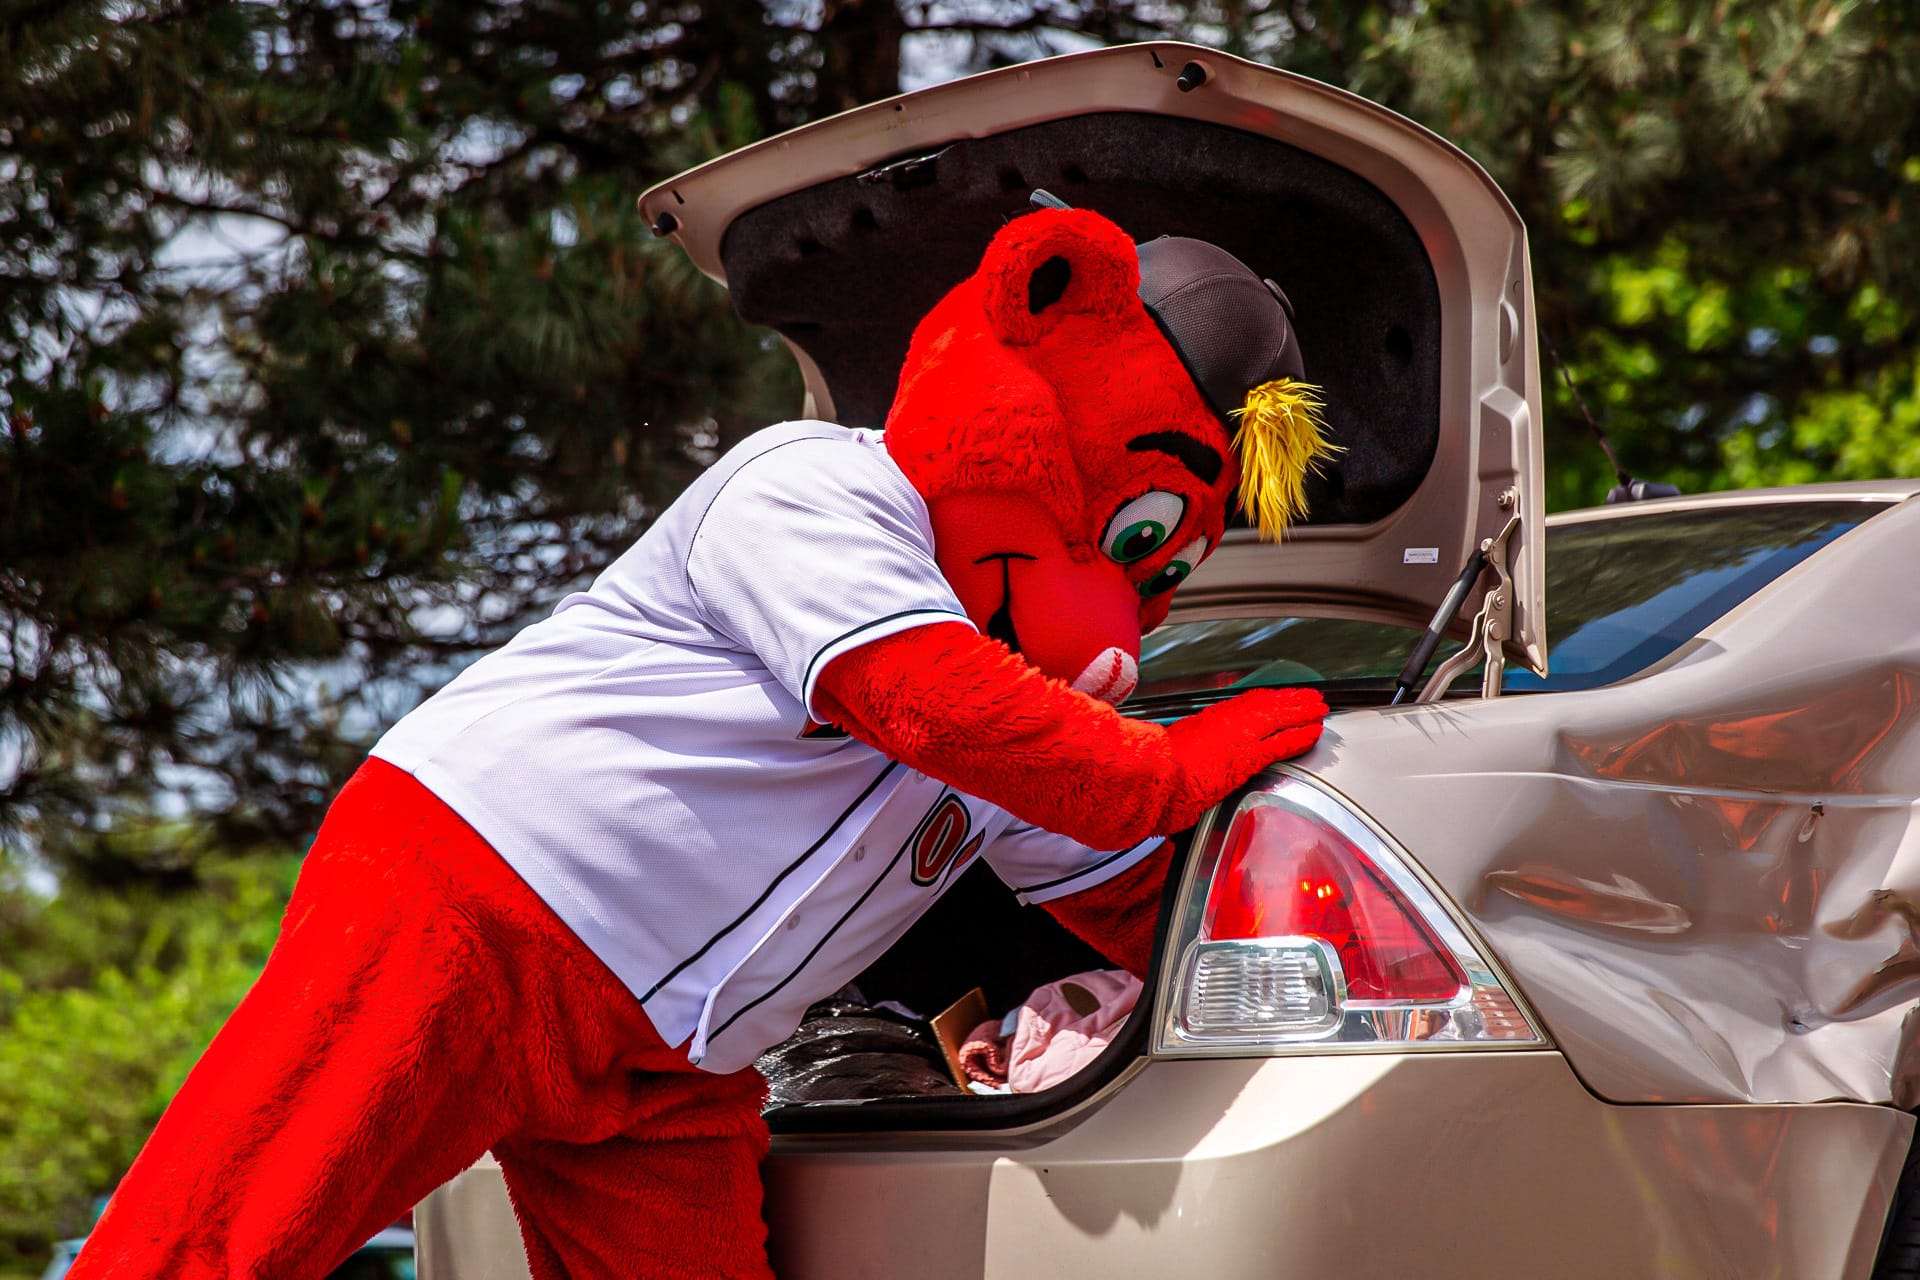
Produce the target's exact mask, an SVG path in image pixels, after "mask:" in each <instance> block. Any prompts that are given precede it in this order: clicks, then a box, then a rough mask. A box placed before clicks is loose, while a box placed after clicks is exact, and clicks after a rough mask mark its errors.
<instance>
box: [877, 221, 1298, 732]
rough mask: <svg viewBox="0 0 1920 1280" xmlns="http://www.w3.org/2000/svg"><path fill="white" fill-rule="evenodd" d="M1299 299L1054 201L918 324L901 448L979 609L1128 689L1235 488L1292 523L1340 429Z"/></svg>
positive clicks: (1075, 673)
mask: <svg viewBox="0 0 1920 1280" xmlns="http://www.w3.org/2000/svg"><path fill="white" fill-rule="evenodd" d="M1303 372H1304V371H1303V367H1302V364H1301V360H1300V350H1299V344H1298V342H1297V341H1296V340H1295V337H1294V334H1293V329H1292V325H1291V323H1290V318H1289V315H1288V311H1287V304H1286V300H1285V298H1284V297H1283V296H1282V295H1281V294H1280V291H1279V290H1278V289H1277V288H1276V287H1275V286H1273V285H1272V284H1271V283H1270V282H1268V281H1263V280H1261V279H1260V278H1259V277H1258V276H1256V275H1254V274H1253V273H1252V272H1251V271H1250V270H1248V269H1247V268H1246V267H1245V266H1243V265H1242V264H1241V263H1240V262H1239V260H1238V259H1236V258H1234V257H1233V256H1232V255H1230V254H1228V253H1226V252H1225V251H1224V250H1221V249H1219V248H1216V247H1215V246H1213V245H1210V244H1207V243H1205V242H1203V241H1198V240H1186V239H1178V238H1171V237H1169V238H1165V239H1161V240H1155V241H1151V242H1149V243H1147V244H1144V245H1139V246H1135V245H1134V243H1133V241H1132V240H1131V239H1129V238H1128V237H1127V235H1126V233H1125V232H1123V231H1122V230H1121V229H1120V228H1119V227H1117V226H1115V225H1114V224H1113V223H1112V222H1109V221H1108V220H1107V219H1105V218H1102V217H1101V216H1099V215H1098V214H1095V213H1091V212H1088V211H1085V210H1074V209H1051V208H1050V209H1043V210H1041V211H1039V212H1036V213H1032V214H1028V215H1027V216H1025V217H1022V218H1019V219H1016V220H1015V221H1014V222H1012V223H1011V224H1009V225H1008V226H1007V227H1006V228H1005V229H1003V230H1002V231H1001V232H1000V233H999V234H998V235H997V236H995V237H994V239H993V242H992V244H991V245H989V246H988V248H987V252H986V256H985V258H984V260H983V261H982V262H981V264H980V269H979V270H978V271H976V272H975V273H974V274H973V275H972V276H970V277H968V278H967V279H966V280H963V281H962V282H961V283H960V284H959V285H958V286H956V287H955V288H954V289H953V291H952V292H951V293H949V294H948V295H947V296H946V297H945V298H944V299H942V300H941V301H940V303H939V304H938V305H937V306H935V307H934V309H933V310H932V311H931V312H929V313H928V314H927V317H926V319H924V320H923V321H921V323H920V326H919V328H918V329H916V330H915V331H914V335H913V342H912V345H911V346H910V347H909V349H908V351H907V362H906V367H905V369H904V370H903V371H902V374H901V379H900V388H899V392H898V394H897V395H896V396H895V398H894V403H893V407H892V409H891V411H890V412H889V414H888V417H887V429H886V442H887V450H888V452H889V454H890V455H891V456H892V457H893V459H894V461H895V462H896V463H897V464H898V465H899V467H900V469H901V471H902V472H904V473H905V475H906V477H907V479H908V480H909V481H910V482H911V483H912V484H913V486H914V487H915V488H916V489H917V490H918V491H919V492H920V495H921V496H922V497H923V498H925V499H926V502H927V510H928V514H929V516H930V518H931V520H932V523H933V533H934V553H935V556H936V558H937V559H938V561H939V563H940V568H941V571H942V572H943V573H944V574H945V575H946V577H947V580H948V582H949V583H951V584H952V586H953V588H954V591H955V593H956V594H957V595H958V596H959V598H960V602H961V603H962V605H964V606H965V608H966V610H967V613H968V615H969V616H970V617H971V618H972V619H973V621H974V623H975V625H977V626H979V627H980V629H981V630H982V631H984V632H985V633H986V634H987V635H989V636H992V637H994V638H995V639H998V640H1001V641H1004V642H1005V643H1006V644H1007V645H1008V646H1009V647H1011V648H1013V649H1014V650H1016V651H1017V652H1019V653H1020V654H1022V655H1023V656H1024V657H1025V658H1026V659H1027V661H1028V662H1030V663H1032V664H1033V665H1034V666H1036V667H1038V668H1040V670H1042V671H1044V672H1046V673H1047V674H1048V675H1052V676H1057V677H1059V678H1060V679H1062V680H1065V681H1067V682H1069V683H1070V684H1072V685H1073V686H1074V687H1075V688H1077V689H1079V690H1080V691H1081V692H1083V693H1087V694H1090V695H1092V696H1093V697H1096V698H1101V699H1104V700H1106V701H1110V702H1117V701H1119V700H1120V699H1122V698H1124V697H1126V696H1127V694H1129V693H1131V692H1132V691H1133V687H1134V684H1135V683H1136V681H1137V678H1138V671H1139V667H1138V663H1139V657H1140V637H1141V636H1142V635H1143V634H1145V633H1146V632H1148V631H1150V630H1152V629H1153V628H1154V627H1156V626H1158V625H1160V623H1161V622H1163V621H1165V620H1166V616H1167V609H1168V606H1169V603H1170V600H1171V596H1172V593H1173V589H1174V588H1175V587H1177V586H1179V585H1180V582H1181V580H1182V579H1184V578H1185V577H1186V576H1187V575H1188V574H1189V573H1191V572H1193V570H1194V569H1195V568H1196V567H1197V566H1198V565H1199V564H1200V562H1201V561H1202V560H1204V559H1205V558H1206V557H1207V555H1208V554H1209V553H1210V552H1212V551H1213V549H1214V548H1215V547H1217V546H1219V545H1220V538H1221V535H1222V534H1223V533H1224V532H1225V530H1226V521H1227V508H1228V504H1229V502H1230V501H1231V499H1232V496H1233V494H1234V492H1235V490H1236V488H1237V489H1238V491H1239V494H1240V500H1241V503H1242V505H1243V506H1244V507H1245V508H1246V510H1247V512H1248V515H1249V518H1250V519H1251V520H1252V521H1253V523H1254V524H1255V525H1256V526H1258V527H1259V528H1260V530H1261V531H1262V532H1263V533H1265V534H1266V535H1267V536H1269V537H1278V536H1279V535H1280V533H1281V531H1282V530H1283V529H1284V528H1285V526H1286V524H1287V523H1288V522H1289V521H1290V520H1292V519H1294V518H1296V517H1297V516H1298V515H1299V514H1300V513H1301V511H1302V509H1303V506H1304V498H1303V492H1302V491H1303V487H1304V484H1305V480H1306V476H1307V474H1308V472H1309V471H1310V470H1311V469H1312V467H1313V465H1314V463H1315V462H1316V460H1317V459H1318V458H1320V457H1322V456H1323V455H1325V454H1326V453H1327V452H1329V446H1328V445H1327V444H1326V443H1325V441H1324V440H1323V438H1322V436H1321V432H1320V428H1319V424H1318V421H1317V416H1316V410H1317V408H1318V404H1317V401H1316V400H1315V398H1314V395H1313V389H1312V388H1311V387H1309V386H1307V385H1306V384H1305V383H1303V382H1302V381H1300V379H1301V377H1302V375H1303Z"/></svg>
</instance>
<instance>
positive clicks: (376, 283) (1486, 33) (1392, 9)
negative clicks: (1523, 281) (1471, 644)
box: [0, 0, 1920, 1273]
mask: <svg viewBox="0 0 1920 1280" xmlns="http://www.w3.org/2000/svg"><path fill="white" fill-rule="evenodd" d="M1163 37H1174V38H1185V39H1193V40H1196V41H1198V42H1199V43H1203V44H1206V45H1210V46H1212V47H1215V48H1219V49H1224V50H1227V51H1229V52H1233V53H1238V54H1242V55H1244V56H1248V57H1252V58H1255V59H1257V60H1260V61H1264V62H1268V63H1271V64H1273V65H1277V66H1283V67H1288V68H1290V69H1293V70H1296V71H1300V72H1302V73H1304V74H1307V75H1310V76H1314V77H1316V78H1319V79H1322V80H1326V81H1329V82H1331V83H1334V84H1339V85H1343V86H1346V87H1349V88H1352V89H1354V90H1356V91H1358V92H1360V93H1362V94H1365V95H1367V96H1369V97H1371V98H1374V99H1375V100H1377V101H1380V102H1382V103H1385V104H1386V105H1388V106H1390V107H1393V108H1394V109H1396V110H1399V111H1402V112H1404V113H1406V114H1408V115H1411V116H1413V117H1414V118H1416V119H1418V120H1420V121H1422V122H1424V123H1426V124H1428V125H1430V126H1432V127H1433V128H1435V129H1436V130H1438V131H1439V132H1441V133H1442V134H1444V135H1446V136H1447V137H1449V138H1451V139H1453V140H1454V141H1455V142H1457V143H1458V144H1459V145H1460V146H1462V147H1463V148H1465V149H1466V150H1467V151H1468V152H1470V153H1471V154H1473V155H1474V156H1475V157H1476V158H1477V159H1478V160H1479V161H1480V162H1481V163H1482V164H1484V165H1485V166H1486V167H1487V168H1488V169H1489V170H1490V171H1491V172H1492V174H1493V175H1494V177H1495V178H1496V179H1497V180H1498V181H1499V182H1500V183H1501V184H1502V186H1504V187H1505V188H1506V190H1507V191H1508V192H1509V193H1510V195H1511V196H1512V197H1513V199H1514V200H1515V202H1516V203H1517V204H1518V205H1519V207H1520V210H1521V212H1522V214H1523V215H1524V217H1525V218H1526V220H1527V223H1528V225H1529V227H1530V229H1531V231H1532V235H1533V249H1534V258H1535V275H1536V284H1537V288H1538V301H1539V310H1540V314H1541V317H1542V324H1543V329H1544V332H1545V335H1546V337H1547V339H1548V340H1549V342H1551V343H1552V345H1553V346H1554V348H1556V349H1557V351H1558V353H1559V355H1560V356H1561V357H1562V358H1563V359H1564V361H1565V363H1566V365H1567V366H1568V369H1569V371H1570V372H1571V373H1572V375H1573V376H1574V378H1575V379H1577V380H1578V382H1579V384H1580V386H1581V388H1582V390H1583V392H1584V395H1585V398H1586V400H1587V401H1588V402H1589V403H1590V404H1592V405H1593V406H1594V408H1595V411H1596V412H1597V413H1598V414H1599V416H1600V417H1601V418H1602V420H1603V421H1604V423H1605V425H1606V428H1607V430H1608V432H1609V433H1610V435H1611V436H1612V438H1613V440H1614V442H1615V444H1616V447H1617V448H1618V449H1619V451H1620V453H1621V455H1622V458H1623V461H1624V463H1625V465H1626V466H1627V467H1628V469H1630V470H1631V471H1632V472H1633V473H1634V474H1636V475H1639V476H1642V477H1645V478H1651V479H1660V480H1668V481H1672V482H1674V483H1678V484H1680V485H1682V486H1683V487H1685V488H1687V489H1702V488H1710V487H1725V486H1738V485H1756V484H1767V483H1793V482H1801V481H1807V480H1814V479H1821V478H1829V477H1832V478H1851V477H1868V476H1877V475H1887V474H1905V475H1911V474H1915V473H1917V472H1920V364H1917V363H1916V359H1917V353H1920V342H1917V341H1916V338H1920V333H1917V332H1916V329H1917V328H1920V283H1916V282H1917V281H1920V271H1916V267H1920V216H1916V215H1915V214H1913V213H1910V212H1908V211H1907V209H1908V206H1909V205H1910V204H1911V203H1912V202H1914V201H1915V200H1916V199H1920V8H1917V7H1916V6H1913V5H1909V4H1904V3H1893V2H1892V0H1887V2H1885V3H1872V2H1870V0H1770V2H1762V0H1554V2H1551V3H1549V2H1544V0H1461V2H1457V3H1454V2H1449V0H1386V2H1379V0H1375V2H1361V0H1353V2H1350V3H1340V4H1333V3H1325V2H1320V3H1316V2H1314V0H1237V2H1233V0H1215V2H1213V3H1197V4H1183V3H1176V2H1174V0H1141V2H1139V3H1130V2H1128V0H1052V2H1051V3H1025V2H1024V0H763V2H762V3H752V2H750V0H740V2H738V3H729V4H718V3H708V4H700V3H679V4H675V3H662V4H653V3H644V2H643V3H611V2H603V0H458V2H455V0H439V2H435V0H367V2H365V3H357V2H355V0H326V2H324V3H322V2H311V3H309V2H305V0H259V2H257V3H251V4H241V5H235V4H226V3H212V2H208V0H175V2H173V3H165V2H160V0H92V2H86V3H81V2H55V3H49V2H47V0H0V629H3V630H5V632H6V636H5V640H4V647H3V648H0V841H4V850H5V854H4V857H0V1273H5V1272H6V1271H7V1270H8V1268H9V1266H13V1267H15V1268H31V1267H32V1266H34V1265H36V1263H37V1262H38V1261H39V1260H40V1259H42V1258H43V1257H44V1250H45V1246H46V1241H47V1239H48V1238H49V1233H51V1232H54V1231H56V1230H75V1229H79V1228H82V1227H84V1204H85V1201H86V1198H87V1196H88V1195H89V1194H90V1193H91V1192H94V1191H98V1190H104V1189H105V1188H106V1187H107V1186H108V1185H110V1183H111V1179H112V1178H113V1177H114V1176H115V1174H116V1173H117V1170H118V1169H119V1168H121V1167H123V1165H124V1162H125V1161H126V1159H127V1158H129V1157H130V1155H131V1153H132V1151H133V1150H134V1149H135V1148H136V1147H137V1145H138V1143H139V1141H140V1140H141V1138H142V1137H143V1135H144V1132H145V1126H146V1125H148V1124H150V1123H151V1121H152V1119H153V1118H154V1117H155V1116H156V1115H157V1114H158V1109H159V1107H160V1106H161V1105H163V1104H164V1101H165V1099H166V1097H167V1096H168V1094H169V1093H170V1090H171V1087H172V1085H173V1084H174V1083H177V1080H178V1077H179V1075H180V1073H181V1072H183V1071H184V1067H185V1065H186V1063H188V1062H190V1061H191V1059H192V1056H193V1055H194V1054H195V1053H196V1052H197V1051H198V1048H199V1046H200V1045H202V1044H204V1042H205V1040H206V1039H207V1037H208V1036H209V1035H210V1034H211V1032H212V1029H213V1028H214V1027H215V1026H217V1025H218V1022H219V1020H220V1018H221V1017H223V1016H224V1013H225V1012H226V1010H227V1009H228V1008H230V1007H231V1005H232V1003H233V1001H234V1000H235V999H237V997H238V995H239V993H240V992H241V991H242V990H244V987H245V985H246V982H247V980H248V979H249V978H250V976H251V974H252V973H253V972H255V971H257V967H258V964H259V962H260V959H261V957H262V955H263V954H264V948H265V946H266V945H267V944H268V941H269V940H270V938H271V935H272V932H273V927H274V921H275V919H276V916H277V911H278V909H279V906H280V904H281V903H283V902H284V894H285V885H286V879H285V873H286V871H287V866H288V857H287V855H286V854H284V853H279V854H272V855H270V856H261V855H260V854H259V853H251V851H256V850H281V851H284V850H289V849H297V848H299V847H300V846H301V844H302V843H303V841H304V838H305V837H306V836H307V835H308V834H310V833H311V831H312V830H313V828H314V826H315V825H316V824H317V821H318V817H319V814H320V813H321V812H322V810H323V809H324V806H325V803H326V801H327V799H328V797H329V796H330V795H331V793H332V790H333V788H334V787H335V786H336V785H337V784H338V782H339V781H340V780H341V779H342V777H343V776H344V773H345V771H347V770H348V769H350V768H351V767H352V765H353V763H354V762H355V761H356V760H357V759H358V757H359V755H360V753H361V752H362V751H363V750H364V748H365V747H366V745H368V743H370V741H371V740H372V738H373V737H374V736H375V735H376V734H377V732H378V730H379V728H380V727H381V726H383V725H384V724H385V723H387V722H389V721H390V720H391V719H392V718H393V717H394V716H395V715H397V714H398V713H399V712H401V711H403V710H404V709H405V708H406V707H407V706H409V705H411V703H412V701H414V700H415V699H416V698H417V697H418V696H419V694H420V692H421V691H422V690H423V689H424V688H430V687H431V686H433V685H434V684H436V683H437V682H438V681H440V680H442V679H444V678H445V677H446V676H447V675H448V674H449V673H450V672H451V671H452V670H454V669H456V668H457V665H458V664H459V663H460V662H461V661H463V660H464V659H466V658H467V657H469V656H471V655H472V654H474V653H476V652H479V651H481V650H484V649H486V648H488V647H491V646H493V645H495V644H497V643H499V642H500V641H501V640H502V639H503V638H504V637H505V636H507V635H509V634H511V633H512V631H513V630H515V629H516V628H517V627H518V626H520V625H521V624H522V623H524V622H525V621H526V620H527V619H528V618H529V617H530V616H534V615H537V614H538V613H540V612H542V611H544V610H545V609H547V608H549V607H550V606H551V604H552V602H553V601H554V599H555V598H556V596H557V595H558V594H559V593H561V592H563V591H565V590H566V589H568V588H569V587H571V586H574V585H577V584H578V583H580V582H581V581H583V580H584V579H585V578H587V577H588V576H590V575H591V574H592V573H593V572H594V571H595V570H596V569H597V568H598V567H599V566H600V565H602V564H603V563H605V562H606V561H607V560H608V559H610V558H611V557H612V555H613V554H614V553H615V552H616V551H617V550H619V549H620V548H621V547H623V546H624V545H626V544H627V543H628V542H630V541H631V540H632V538H633V537H635V536H636V535H637V534H638V533H639V531H640V530H641V529H642V528H643V527H644V526H645V524H646V522H647V520H648V519H649V518H650V517H651V516H652V515H653V514H654V513H655V512H657V511H658V510H659V509H660V508H661V506H662V505H664V504H665V503H666V502H667V501H669V500H670V499H671V498H672V496H673V495H674V494H675V493H676V492H677V491H678V490H679V488H680V487H681V486H682V485H683V484H684V483H685V481H686V480H687V479H688V477H689V476H690V475H692V474H693V473H694V472H695V471H697V469H698V468H699V467H700V466H702V465H703V464H704V463H706V462H707V461H709V460H711V459H712V458H713V457H714V456H715V454H716V453H717V452H718V451H719V450H721V449H723V448H724V447H726V446H727V445H728V444H729V443H731V442H732V441H734V440H736V439H737V438H739V437H740V436H741V435H742V434H744V433H745V432H747V431H749V430H751V429H753V428H755V427H757V426H760V425H763V424H764V423H766V422H769V421H773V420H775V419H777V418H779V417H781V416H785V415H786V414H788V413H790V412H791V411H792V410H793V409H794V408H795V407H797V405H798V402H799V382H798V378H797V376H796V374H795V373H794V371H793V369H792V366H791V363H790V361H788V360H787V358H786V357H785V355H784V354H783V352H782V351H781V350H780V349H779V348H778V346H777V344H775V343H774V342H772V341H771V340H770V339H769V338H768V336H767V335H765V334H763V333H757V332H754V331H752V330H749V329H748V328H746V327H745V326H743V325H741V324H739V323H738V322H737V321H736V320H734V318H733V317H732V315H731V313H730V312H729V311H728V309H727V306H726V300H725V297H724V295H723V294H722V293H721V292H720V291H719V290H718V289H717V288H715V287H714V286H712V285H711V283H710V282H708V281H706V280H704V279H702V278H700V277H698V276H697V274H696V273H694V272H692V271H691V270H690V269H689V268H688V267H686V265H685V264H684V262H683V261H682V260H681V258H680V257H679V254H678V251H677V250H675V249H673V248H672V246H670V245H667V244H664V243H663V242H658V241H653V240H651V239H650V238H649V236H648V235H647V232H646V230H645V228H644V227H642V226H641V225H640V224H639V222H638V219H637V216H636V214H635V213H634V211H633V198H634V196H635V195H636V194H637V193H638V192H639V191H640V190H641V189H643V188H644V187H645V186H647V185H649V184H650V183H652V182H653V181H656V180H658V179H659V178H662V177H664V176H667V175H669V174H671V173H673V172H676V171H677V170H679V169H681V168H683V167H685V166H687V165H689V164H692V163H695V162H697V161H699V160H701V159H704V158H706V157H708V156H710V155H713V154H717V153H719V152H721V151H724V150H727V149H730V148H732V147H736V146H739V145H742V144H744V143H747V142H751V141H753V140H755V139H758V138H761V137H765V136H768V135H770V134H772V133H775V132H778V131H779V130H781V129H783V128H786V127H789V126H791V125H794V124H798V123H801V122H803V121H805V120H808V119H812V118H816V117H818V116H820V115H823V114H827V113H831V112H833V111H837V110H840V109H843V108H845V107H849V106H853V105H857V104H859V103H863V102H867V101H872V100H874V99H876V98H879V97H883V96H886V95H888V94H890V93H893V92H895V91H897V90H898V89H900V88H902V87H916V86H918V85H920V84H925V83H928V82H930V81H933V80H936V79H941V78H945V77H950V76H953V75H958V74H962V73H964V72H967V71H971V70H978V69H983V68H986V67H990V66H995V65H1003V64H1006V63H1009V62H1017V61H1022V60H1025V59H1029V58H1034V57H1040V56H1045V55H1048V54H1050V53H1056V52H1065V51H1068V50H1071V49H1080V48H1087V47H1091V46H1093V45H1096V44H1101V43H1112V42H1116V41H1123V40H1137V39H1150V38H1163ZM1543 374H1545V375H1546V376H1547V378H1548V379H1549V380H1550V387H1549V395H1550V410H1549V414H1548V459H1547V463H1548V472H1549V485H1550V492H1549V501H1550V505H1553V506H1568V505H1582V504H1585V503H1588V502H1592V501H1596V500H1597V499H1598V498H1599V496H1600V495H1601V494H1602V493H1603V492H1604V491H1605V489H1606V487H1607V486H1608V484H1609V483H1611V473H1610V471H1609V469H1608V467H1607V466H1606V463H1605V459H1604V458H1603V457H1602V456H1601V455H1600V454H1599V452H1598V450H1597V449H1596V448H1595V447H1594V446H1593V444H1592V442H1591V440H1590V439H1589V438H1588V435H1587V428H1586V426H1585V425H1584V423H1583V421H1582V419H1581V416H1580V414H1579V413H1578V411H1577V410H1576V408H1575V407H1574V403H1573V401H1572V399H1571V397H1570V396H1569V395H1568V393H1567V391H1566V389H1565V387H1564V385H1563V384H1562V383H1561V382H1560V381H1559V380H1558V379H1557V378H1556V377H1555V375H1554V372H1553V366H1552V364H1551V363H1547V362H1543ZM249 854H251V856H236V855H249ZM10 1257H11V1259H12V1261H11V1262H10V1261H9V1259H10Z"/></svg>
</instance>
